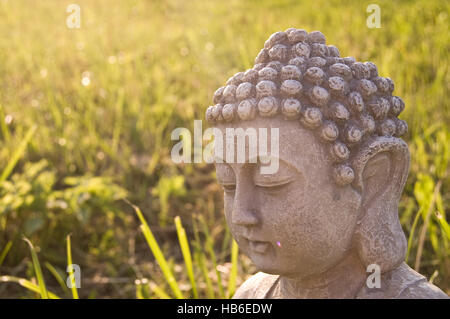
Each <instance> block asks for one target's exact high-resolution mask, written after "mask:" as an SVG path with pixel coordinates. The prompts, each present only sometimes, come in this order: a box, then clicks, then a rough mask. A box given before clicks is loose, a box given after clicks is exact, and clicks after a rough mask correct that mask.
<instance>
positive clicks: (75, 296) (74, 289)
mask: <svg viewBox="0 0 450 319" xmlns="http://www.w3.org/2000/svg"><path fill="white" fill-rule="evenodd" d="M72 265H73V262H72V247H71V243H70V235H67V266H68V267H69V268H68V269H69V278H70V282H71V284H72V285H71V286H72V287H71V290H72V296H73V299H79V297H78V290H77V286H76V283H75V275H74V270H73V267H72Z"/></svg>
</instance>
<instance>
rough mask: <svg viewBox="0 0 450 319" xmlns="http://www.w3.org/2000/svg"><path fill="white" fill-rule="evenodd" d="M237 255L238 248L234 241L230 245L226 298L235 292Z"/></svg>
mask: <svg viewBox="0 0 450 319" xmlns="http://www.w3.org/2000/svg"><path fill="white" fill-rule="evenodd" d="M238 253H239V246H238V244H237V243H236V241H235V240H233V242H232V244H231V271H230V279H229V280H228V290H227V298H231V297H232V296H233V294H234V292H235V291H236V278H237V261H238Z"/></svg>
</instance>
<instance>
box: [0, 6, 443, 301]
mask: <svg viewBox="0 0 450 319" xmlns="http://www.w3.org/2000/svg"><path fill="white" fill-rule="evenodd" d="M72 3H76V4H78V5H79V7H80V9H81V14H80V19H81V20H80V22H81V24H80V28H69V27H68V25H67V19H68V17H69V16H70V15H71V13H70V12H67V7H68V6H69V5H70V4H72ZM371 3H374V2H373V1H325V0H317V1H288V0H278V1H266V0H263V1H256V0H245V1H242V0H241V1H238V0H229V1H216V0H209V1H200V0H192V1H182V0H168V1H156V0H155V1H138V0H133V1H132V0H127V1H112V0H109V1H108V0H99V1H84V0H83V1H82V0H76V1H75V0H71V1H60V0H58V1H57V0H43V1H39V2H36V1H25V0H15V1H12V0H0V298H34V297H36V298H38V297H40V296H42V293H40V292H39V290H37V292H36V291H33V289H34V290H36V287H37V285H38V284H39V280H38V279H39V278H38V277H39V271H36V267H35V265H36V261H35V263H33V260H32V252H36V253H37V256H38V259H39V262H40V266H41V267H40V268H41V270H42V274H43V279H44V280H45V284H46V288H47V289H48V290H49V291H51V292H53V293H54V294H55V295H57V296H59V297H62V298H70V297H71V296H72V294H71V292H70V290H69V289H68V288H67V287H66V285H65V280H66V277H67V273H66V266H67V263H68V262H67V242H66V239H67V235H69V234H71V252H72V260H73V263H75V264H78V265H80V267H81V283H82V287H81V288H80V289H78V294H79V296H80V297H81V298H112V297H114V298H135V297H138V298H146V297H150V298H164V297H175V296H179V295H178V292H181V294H182V295H183V296H184V297H196V296H200V297H210V298H213V297H224V296H225V297H226V296H229V295H231V294H232V292H233V291H234V287H235V286H236V285H237V286H238V285H239V284H240V283H242V281H243V280H245V279H246V278H247V277H248V276H250V275H251V274H253V273H254V272H255V271H256V269H254V267H253V266H252V265H251V262H250V261H249V260H248V258H246V257H245V256H242V255H240V254H239V255H237V254H236V253H237V250H236V247H234V246H233V245H232V240H231V237H230V234H229V232H228V230H227V228H226V226H225V220H224V217H223V202H222V190H221V189H220V187H219V186H218V185H217V183H216V181H215V171H214V168H213V167H212V166H211V165H206V164H185V165H176V164H174V163H173V162H172V161H171V159H170V150H171V147H172V145H173V144H174V142H172V141H171V140H170V133H171V132H172V130H173V129H174V128H176V127H186V128H188V129H189V130H191V131H192V130H193V121H194V119H204V111H205V110H206V108H207V107H208V106H209V105H210V104H211V103H212V95H213V93H214V91H215V90H216V89H217V88H218V87H220V86H222V85H223V84H224V83H225V81H226V80H227V79H228V78H229V77H230V76H231V75H233V74H234V73H236V72H238V71H243V70H246V69H248V68H250V67H252V65H253V60H254V58H255V56H256V55H257V53H258V52H259V50H260V49H261V48H262V47H263V44H264V41H265V40H266V39H267V38H268V37H269V36H270V35H271V34H272V33H274V32H276V31H280V30H285V29H287V28H290V27H296V28H303V29H305V30H307V31H314V30H320V31H322V32H323V33H324V34H325V36H326V37H327V43H328V44H334V45H336V46H337V47H338V48H339V50H340V53H341V55H342V56H354V57H355V58H356V60H358V61H372V62H374V63H375V64H376V65H377V66H378V70H379V73H380V75H381V76H384V77H386V76H387V77H390V78H392V79H393V80H394V82H395V91H394V94H395V95H398V96H401V97H402V98H403V99H404V101H405V103H406V109H405V111H404V112H403V113H402V115H401V116H400V117H401V118H402V119H404V120H406V121H407V122H408V124H409V132H408V135H407V142H408V144H409V147H410V151H411V170H410V174H409V178H408V181H407V185H406V187H405V191H404V193H403V196H402V199H401V203H400V207H399V214H400V219H401V223H402V225H403V229H404V231H405V234H406V236H407V239H408V256H407V260H406V261H407V263H408V264H409V265H410V266H411V267H412V268H414V269H416V270H418V271H419V272H421V273H422V274H424V275H425V276H426V277H427V279H429V280H430V281H432V282H434V283H435V284H436V285H438V286H439V287H441V288H442V289H443V290H444V291H446V292H447V293H450V248H449V242H450V227H449V225H448V220H449V218H450V179H449V168H448V162H449V158H450V105H449V103H448V96H449V86H450V85H449V83H450V75H449V52H450V37H449V13H450V3H449V2H448V1H427V0H416V1H376V4H377V5H379V7H380V9H381V12H380V14H381V28H373V29H371V28H368V27H367V26H366V19H367V17H368V16H369V15H370V13H368V12H366V8H367V6H368V5H369V4H371ZM125 198H127V199H128V200H129V201H130V202H131V203H133V204H135V205H136V206H138V207H139V208H140V210H141V211H142V213H143V216H144V217H145V219H146V220H147V222H148V223H149V228H148V229H151V231H152V234H153V235H154V237H155V238H156V241H157V243H159V248H160V249H161V251H162V254H163V255H164V256H165V259H164V262H161V258H160V259H159V261H160V262H159V263H158V262H157V261H156V260H155V258H154V254H153V253H152V250H151V249H150V248H149V246H148V245H147V242H146V239H145V237H144V235H143V234H142V232H141V231H140V228H139V227H140V224H141V223H142V221H140V220H139V219H138V217H137V215H136V213H135V210H134V209H133V207H132V206H131V205H130V204H129V203H127V202H125V201H124V200H123V199H125ZM175 216H179V217H180V220H181V223H182V225H183V227H184V229H182V231H181V230H180V229H181V228H179V227H177V226H176V225H175V223H174V218H175ZM178 226H179V225H178ZM141 228H142V229H143V230H144V229H147V228H145V227H141ZM177 229H178V231H177ZM144 231H145V230H144ZM183 231H184V232H183ZM183 233H184V234H185V235H186V237H185V238H186V240H187V241H188V242H189V246H190V250H191V253H192V260H193V266H192V267H190V266H189V265H186V263H185V258H186V255H185V254H183V250H182V249H181V248H180V245H179V238H180V234H183ZM24 236H25V237H27V238H29V239H30V241H31V242H32V243H33V244H34V250H31V251H30V247H29V246H28V245H27V243H26V242H25V241H24V240H23V237H24ZM181 237H183V236H181ZM183 238H184V237H183ZM181 246H183V245H181ZM154 249H155V248H154ZM154 251H155V250H153V252H154ZM184 251H185V250H184ZM188 259H189V258H188ZM160 265H162V268H163V269H165V270H164V271H163V270H161V267H160ZM167 271H168V272H167ZM192 274H193V276H192ZM169 275H172V276H173V278H174V279H175V281H176V283H177V288H176V289H174V287H173V285H170V284H169V283H168V280H167V278H170V276H169ZM19 278H22V279H25V280H22V279H19ZM193 278H194V280H192V279H193ZM33 285H34V286H33ZM193 286H195V289H194V288H193ZM33 287H34V288H33ZM39 287H40V286H39ZM177 289H178V292H177ZM194 290H195V291H194Z"/></svg>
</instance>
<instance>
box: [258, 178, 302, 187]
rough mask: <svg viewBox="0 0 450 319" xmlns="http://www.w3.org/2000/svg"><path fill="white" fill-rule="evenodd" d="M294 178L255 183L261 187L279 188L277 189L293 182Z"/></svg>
mask: <svg viewBox="0 0 450 319" xmlns="http://www.w3.org/2000/svg"><path fill="white" fill-rule="evenodd" d="M292 181H293V179H286V180H281V181H271V182H264V183H262V182H257V183H255V185H256V186H257V187H261V188H266V189H270V190H277V189H281V188H283V187H284V186H287V185H289V184H290V183H292Z"/></svg>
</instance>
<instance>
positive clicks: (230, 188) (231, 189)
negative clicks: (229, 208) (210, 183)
mask: <svg viewBox="0 0 450 319" xmlns="http://www.w3.org/2000/svg"><path fill="white" fill-rule="evenodd" d="M222 187H223V190H224V191H225V192H234V191H235V190H236V184H222Z"/></svg>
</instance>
